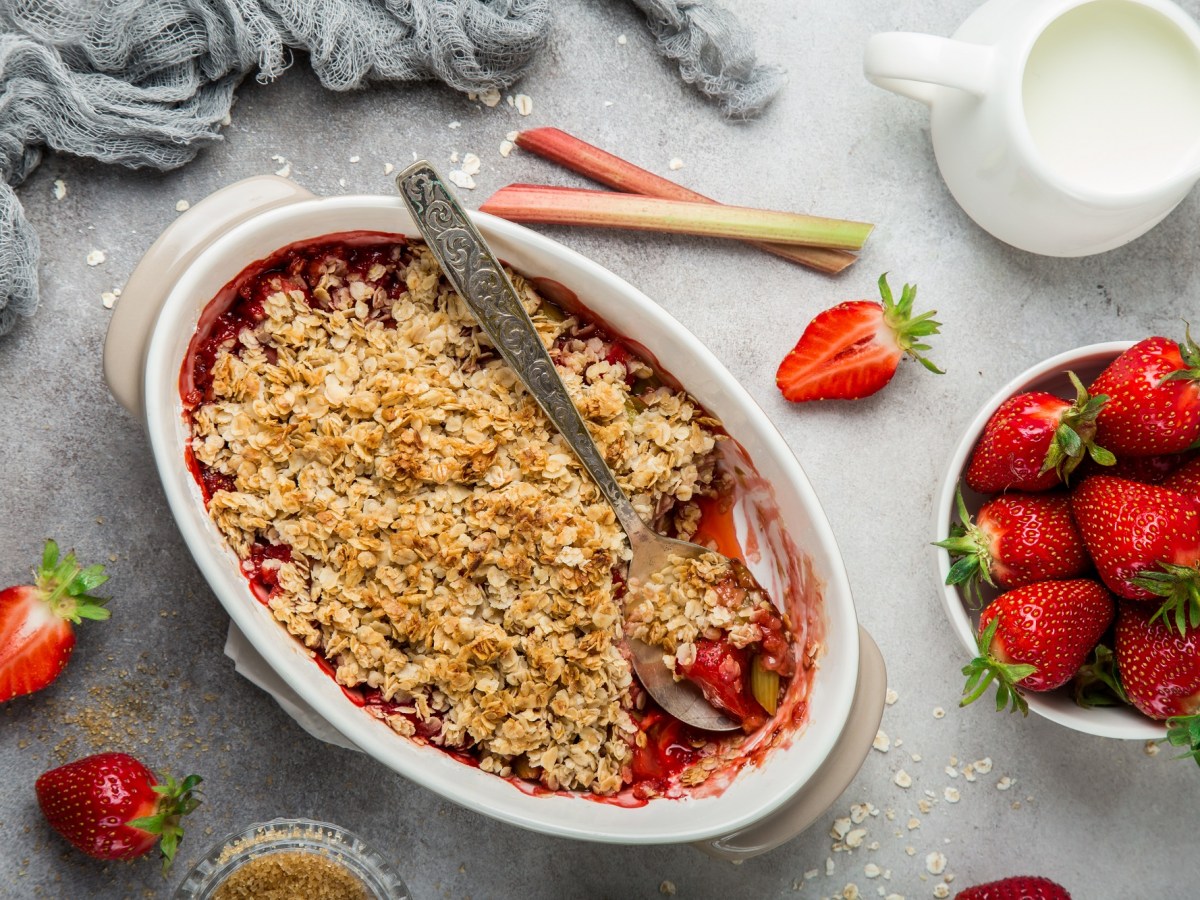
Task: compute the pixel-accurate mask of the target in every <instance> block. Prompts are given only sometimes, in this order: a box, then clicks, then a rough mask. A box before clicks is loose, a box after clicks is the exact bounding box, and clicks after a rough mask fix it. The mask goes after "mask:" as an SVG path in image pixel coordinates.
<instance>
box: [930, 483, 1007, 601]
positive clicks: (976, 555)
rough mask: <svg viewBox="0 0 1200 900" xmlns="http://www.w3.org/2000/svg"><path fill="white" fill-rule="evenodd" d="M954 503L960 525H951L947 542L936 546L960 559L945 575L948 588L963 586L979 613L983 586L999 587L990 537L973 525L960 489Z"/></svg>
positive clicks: (939, 542) (938, 543)
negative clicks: (996, 580) (993, 574)
mask: <svg viewBox="0 0 1200 900" xmlns="http://www.w3.org/2000/svg"><path fill="white" fill-rule="evenodd" d="M954 500H955V504H956V505H957V508H958V520H959V524H957V525H951V526H950V536H949V537H947V538H946V539H945V540H944V541H937V542H936V543H935V544H934V546H935V547H941V548H942V549H944V550H946V551H948V552H949V554H950V556H951V557H957V559H956V560H955V561H954V563H953V565H951V566H950V571H949V572H948V573H946V584H948V585H951V586H954V585H958V584H961V585H963V586H964V588H965V590H966V593H967V598H968V600H969V601H970V603H971V606H972V607H973V608H974V609H979V608H980V607H982V606H983V591H982V589H981V586H980V582H985V583H987V584H990V585H991V586H992V587H995V586H996V582H995V581H993V580H992V554H991V551H990V550H989V549H988V544H989V541H988V538H987V536H986V535H985V534H984V533H983V532H982V531H981V530H980V529H979V526H977V525H975V524H974V523H973V522H972V521H971V514H970V513H969V512H967V504H966V503H965V502H963V496H962V488H961V487H960V488H959V489H958V491H957V492H956V494H955V498H954Z"/></svg>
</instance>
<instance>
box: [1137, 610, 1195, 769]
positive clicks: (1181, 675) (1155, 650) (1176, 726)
mask: <svg viewBox="0 0 1200 900" xmlns="http://www.w3.org/2000/svg"><path fill="white" fill-rule="evenodd" d="M1117 670H1118V671H1119V672H1120V674H1121V683H1122V685H1123V686H1124V688H1125V693H1126V695H1127V696H1128V698H1129V700H1130V702H1131V703H1133V705H1134V706H1136V707H1137V708H1138V709H1140V710H1141V711H1142V712H1143V713H1145V714H1146V715H1147V716H1149V717H1150V718H1152V719H1166V720H1167V725H1168V727H1169V730H1168V732H1167V740H1168V741H1170V742H1171V743H1172V744H1173V745H1175V746H1176V747H1183V748H1185V752H1184V755H1185V756H1190V757H1192V758H1193V759H1195V760H1196V762H1197V764H1200V627H1197V626H1191V627H1188V628H1186V629H1185V630H1184V631H1183V633H1180V632H1179V631H1177V630H1176V629H1175V628H1173V627H1171V625H1170V624H1169V623H1167V622H1161V621H1155V617H1154V616H1153V615H1152V614H1151V612H1150V610H1148V609H1146V608H1145V607H1143V606H1141V605H1139V604H1134V603H1123V604H1121V611H1120V613H1119V615H1118V616H1117Z"/></svg>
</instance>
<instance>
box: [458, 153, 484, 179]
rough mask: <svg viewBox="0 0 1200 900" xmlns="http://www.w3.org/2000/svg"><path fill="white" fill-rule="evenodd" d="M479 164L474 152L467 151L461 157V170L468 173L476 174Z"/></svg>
mask: <svg viewBox="0 0 1200 900" xmlns="http://www.w3.org/2000/svg"><path fill="white" fill-rule="evenodd" d="M481 165H482V163H481V162H480V159H479V157H478V156H476V155H475V154H474V153H468V154H467V155H466V156H464V157H463V161H462V170H463V171H464V172H466V173H467V174H468V175H478V174H479V169H480V166H481Z"/></svg>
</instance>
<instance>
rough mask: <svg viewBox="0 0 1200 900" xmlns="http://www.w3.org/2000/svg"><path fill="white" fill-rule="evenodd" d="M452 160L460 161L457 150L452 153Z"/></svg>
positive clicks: (453, 161)
mask: <svg viewBox="0 0 1200 900" xmlns="http://www.w3.org/2000/svg"><path fill="white" fill-rule="evenodd" d="M450 162H452V163H455V164H457V163H458V151H457V150H455V151H454V152H453V153H451V154H450Z"/></svg>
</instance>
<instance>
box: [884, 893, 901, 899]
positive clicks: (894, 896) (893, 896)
mask: <svg viewBox="0 0 1200 900" xmlns="http://www.w3.org/2000/svg"><path fill="white" fill-rule="evenodd" d="M883 900H904V895H903V894H888V895H887V896H886V897H884V898H883Z"/></svg>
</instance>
